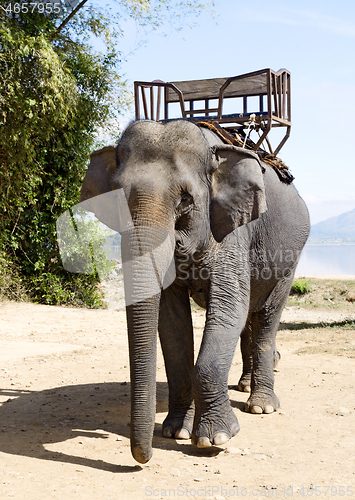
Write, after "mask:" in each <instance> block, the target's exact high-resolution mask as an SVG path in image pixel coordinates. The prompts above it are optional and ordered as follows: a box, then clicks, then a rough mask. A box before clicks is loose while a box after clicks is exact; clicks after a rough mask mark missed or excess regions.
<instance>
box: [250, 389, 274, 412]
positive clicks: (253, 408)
mask: <svg viewBox="0 0 355 500" xmlns="http://www.w3.org/2000/svg"><path fill="white" fill-rule="evenodd" d="M278 408H280V401H279V398H278V397H277V396H276V394H275V393H274V392H272V394H270V395H267V394H258V393H255V392H254V393H253V394H251V395H250V396H249V399H248V401H247V402H246V403H245V411H246V412H249V413H256V414H261V413H273V412H274V411H276V410H277V409H278Z"/></svg>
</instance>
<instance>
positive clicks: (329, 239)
mask: <svg viewBox="0 0 355 500" xmlns="http://www.w3.org/2000/svg"><path fill="white" fill-rule="evenodd" d="M308 242H309V243H350V242H351V243H355V209H354V210H351V211H350V212H346V213H344V214H341V215H338V216H337V217H331V218H330V219H327V220H325V221H322V222H318V224H314V226H312V227H311V234H310V236H309V239H308Z"/></svg>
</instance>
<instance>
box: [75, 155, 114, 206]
mask: <svg viewBox="0 0 355 500" xmlns="http://www.w3.org/2000/svg"><path fill="white" fill-rule="evenodd" d="M116 171H117V166H116V147H115V146H105V147H104V148H102V149H98V150H97V151H94V152H93V153H91V155H90V164H89V167H88V169H87V171H86V175H85V178H84V182H83V185H82V188H81V195H80V201H85V200H88V199H89V198H93V197H94V196H98V195H99V194H103V193H107V192H108V191H111V189H112V187H111V181H112V177H113V176H114V174H115V172H116Z"/></svg>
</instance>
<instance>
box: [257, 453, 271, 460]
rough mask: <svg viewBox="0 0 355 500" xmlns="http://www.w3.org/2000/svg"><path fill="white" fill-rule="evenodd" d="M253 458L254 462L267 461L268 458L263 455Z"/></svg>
mask: <svg viewBox="0 0 355 500" xmlns="http://www.w3.org/2000/svg"><path fill="white" fill-rule="evenodd" d="M254 458H255V460H267V459H268V457H267V456H266V455H263V454H259V453H258V454H257V455H254Z"/></svg>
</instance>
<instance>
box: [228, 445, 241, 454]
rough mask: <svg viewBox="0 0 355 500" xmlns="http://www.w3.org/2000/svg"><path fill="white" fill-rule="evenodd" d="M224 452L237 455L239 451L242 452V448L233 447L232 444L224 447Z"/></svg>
mask: <svg viewBox="0 0 355 500" xmlns="http://www.w3.org/2000/svg"><path fill="white" fill-rule="evenodd" d="M224 453H227V454H228V453H230V454H231V455H238V454H239V453H242V450H241V449H240V448H233V446H228V448H226V449H225V450H224Z"/></svg>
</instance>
